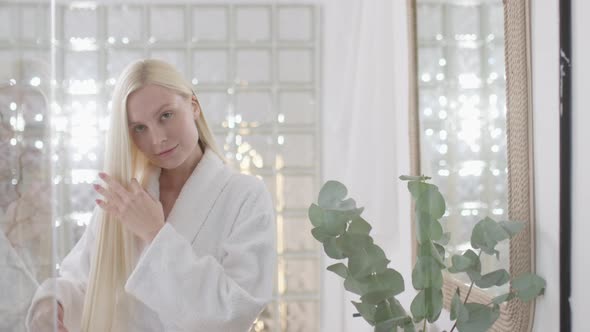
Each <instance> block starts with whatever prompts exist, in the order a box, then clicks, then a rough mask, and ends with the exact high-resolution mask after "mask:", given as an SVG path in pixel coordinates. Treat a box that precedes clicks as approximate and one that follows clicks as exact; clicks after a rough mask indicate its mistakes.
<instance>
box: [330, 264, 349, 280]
mask: <svg viewBox="0 0 590 332" xmlns="http://www.w3.org/2000/svg"><path fill="white" fill-rule="evenodd" d="M326 270H328V271H332V272H334V273H336V274H337V275H339V276H341V277H342V278H343V279H346V276H347V275H348V269H347V268H346V265H344V264H342V263H336V264H332V265H330V266H328V267H327V268H326Z"/></svg>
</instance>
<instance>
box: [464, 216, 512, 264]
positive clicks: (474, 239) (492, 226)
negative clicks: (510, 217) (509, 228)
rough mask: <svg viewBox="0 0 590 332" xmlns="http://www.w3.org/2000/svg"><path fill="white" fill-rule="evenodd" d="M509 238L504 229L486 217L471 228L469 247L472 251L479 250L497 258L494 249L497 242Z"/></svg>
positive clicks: (497, 255)
mask: <svg viewBox="0 0 590 332" xmlns="http://www.w3.org/2000/svg"><path fill="white" fill-rule="evenodd" d="M509 237H510V235H509V234H508V232H506V230H504V228H502V227H501V226H500V225H499V224H498V223H497V222H495V221H494V220H493V219H491V218H489V217H486V218H484V219H482V220H480V221H479V222H478V223H477V224H476V225H475V227H473V231H472V233H471V246H472V247H473V248H474V249H479V248H481V250H483V252H485V253H486V254H488V255H496V257H497V258H499V257H500V256H499V255H500V252H499V251H497V250H496V249H495V248H496V245H497V244H498V242H499V241H502V240H505V239H508V238H509Z"/></svg>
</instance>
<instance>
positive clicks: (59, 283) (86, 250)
mask: <svg viewBox="0 0 590 332" xmlns="http://www.w3.org/2000/svg"><path fill="white" fill-rule="evenodd" d="M98 213H99V212H98V208H95V210H94V212H93V214H92V218H91V221H90V224H89V225H88V227H86V229H85V230H84V233H83V234H82V237H80V240H78V242H77V243H76V245H75V246H74V248H72V250H71V251H70V252H69V253H68V254H67V255H66V257H65V258H64V259H63V260H62V262H61V265H60V267H59V276H58V277H56V278H49V279H47V280H45V281H44V282H43V283H41V285H39V288H37V291H36V292H35V295H34V296H33V299H32V301H31V306H30V307H29V310H28V313H27V317H26V319H25V324H26V327H27V330H28V329H29V326H30V323H31V319H32V318H33V317H32V314H33V313H34V311H35V309H36V308H35V306H36V305H37V304H38V303H39V301H41V300H43V299H46V298H48V297H53V298H55V299H56V300H57V301H59V303H61V305H62V306H63V308H64V324H65V325H66V327H67V328H68V329H69V330H70V331H77V330H79V327H80V320H81V317H82V308H83V307H84V295H85V293H86V285H87V284H88V275H89V273H90V250H91V248H93V247H94V243H95V239H96V234H98V232H97V227H98V220H97V216H98Z"/></svg>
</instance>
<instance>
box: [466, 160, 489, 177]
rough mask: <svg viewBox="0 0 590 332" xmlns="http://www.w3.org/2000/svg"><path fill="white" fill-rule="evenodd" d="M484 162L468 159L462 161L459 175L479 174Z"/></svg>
mask: <svg viewBox="0 0 590 332" xmlns="http://www.w3.org/2000/svg"><path fill="white" fill-rule="evenodd" d="M485 165H486V164H485V162H484V161H482V160H468V161H465V162H463V163H462V167H461V169H460V170H459V176H470V175H472V176H481V173H482V172H483V168H484V167H485Z"/></svg>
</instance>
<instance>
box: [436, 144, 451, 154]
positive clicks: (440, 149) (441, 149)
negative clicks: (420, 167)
mask: <svg viewBox="0 0 590 332" xmlns="http://www.w3.org/2000/svg"><path fill="white" fill-rule="evenodd" d="M438 151H439V152H440V154H446V153H447V151H449V147H448V145H446V144H442V145H441V146H440V148H439V149H438Z"/></svg>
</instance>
